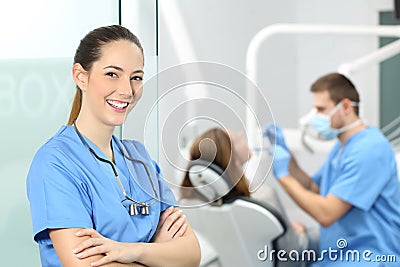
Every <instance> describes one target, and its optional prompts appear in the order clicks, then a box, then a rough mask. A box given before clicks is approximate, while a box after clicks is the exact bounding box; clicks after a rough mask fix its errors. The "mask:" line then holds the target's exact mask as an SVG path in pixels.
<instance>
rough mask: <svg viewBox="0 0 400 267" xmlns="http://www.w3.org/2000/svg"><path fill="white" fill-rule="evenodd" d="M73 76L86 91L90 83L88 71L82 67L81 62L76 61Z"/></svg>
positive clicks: (76, 82)
mask: <svg viewBox="0 0 400 267" xmlns="http://www.w3.org/2000/svg"><path fill="white" fill-rule="evenodd" d="M72 77H73V78H74V81H75V84H76V85H77V86H78V87H79V88H80V89H81V90H82V91H86V87H87V84H88V72H87V71H86V70H85V69H84V68H83V67H82V65H81V64H79V63H75V64H74V66H73V67H72Z"/></svg>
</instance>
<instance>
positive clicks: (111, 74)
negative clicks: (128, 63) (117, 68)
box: [106, 72, 118, 78]
mask: <svg viewBox="0 0 400 267" xmlns="http://www.w3.org/2000/svg"><path fill="white" fill-rule="evenodd" d="M106 75H107V76H110V77H112V78H117V77H118V76H117V74H115V73H114V72H107V73H106Z"/></svg>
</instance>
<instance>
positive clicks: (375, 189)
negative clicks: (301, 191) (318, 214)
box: [329, 142, 393, 211]
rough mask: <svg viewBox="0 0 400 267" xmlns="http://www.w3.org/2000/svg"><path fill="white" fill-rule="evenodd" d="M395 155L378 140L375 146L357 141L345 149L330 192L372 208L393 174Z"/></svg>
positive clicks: (359, 205)
mask: <svg viewBox="0 0 400 267" xmlns="http://www.w3.org/2000/svg"><path fill="white" fill-rule="evenodd" d="M392 154H393V153H392V151H391V149H390V148H388V145H387V144H382V143H378V144H376V145H374V147H373V148H371V147H370V146H369V145H366V144H364V143H363V142H360V143H359V144H354V146H352V147H351V149H348V150H347V151H343V155H342V156H341V157H340V161H339V166H338V167H339V170H338V176H337V178H336V179H335V182H334V183H333V185H332V187H331V188H330V190H329V193H331V194H333V195H335V196H337V197H339V198H340V199H342V200H344V201H346V202H348V203H350V204H351V205H353V206H355V207H358V208H360V209H362V210H365V211H367V210H369V209H370V208H371V206H372V205H373V204H374V202H375V201H376V199H377V198H378V196H379V194H380V192H381V191H382V189H383V188H384V186H385V185H386V183H387V182H388V181H389V179H390V177H391V175H392V173H391V172H393V168H392V157H391V155H392Z"/></svg>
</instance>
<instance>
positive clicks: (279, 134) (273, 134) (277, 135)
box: [263, 123, 289, 151]
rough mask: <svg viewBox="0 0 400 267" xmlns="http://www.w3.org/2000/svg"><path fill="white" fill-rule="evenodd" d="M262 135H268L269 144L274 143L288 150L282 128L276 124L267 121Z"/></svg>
mask: <svg viewBox="0 0 400 267" xmlns="http://www.w3.org/2000/svg"><path fill="white" fill-rule="evenodd" d="M263 136H264V137H268V140H269V142H270V143H271V145H274V144H276V145H279V146H281V147H283V148H284V149H285V150H286V151H289V148H288V147H287V145H286V142H285V137H284V135H283V131H282V128H281V127H279V126H278V125H277V124H274V123H268V124H267V125H266V126H265V128H264V132H263Z"/></svg>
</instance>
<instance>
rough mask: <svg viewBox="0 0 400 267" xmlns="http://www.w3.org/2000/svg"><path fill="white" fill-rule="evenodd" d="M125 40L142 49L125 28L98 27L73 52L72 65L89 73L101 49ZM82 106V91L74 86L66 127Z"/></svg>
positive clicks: (114, 26) (116, 26)
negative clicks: (79, 66)
mask: <svg viewBox="0 0 400 267" xmlns="http://www.w3.org/2000/svg"><path fill="white" fill-rule="evenodd" d="M120 40H126V41H129V42H132V43H134V44H135V45H136V46H137V47H139V49H140V50H141V51H142V55H143V47H142V45H141V44H140V41H139V39H138V38H137V37H136V36H135V35H134V34H133V33H132V32H131V31H130V30H128V29H127V28H125V27H123V26H120V25H111V26H105V27H100V28H97V29H94V30H92V31H91V32H89V33H88V34H87V35H86V36H85V37H84V38H83V39H82V40H81V42H80V44H79V46H78V48H77V49H76V52H75V57H74V64H75V63H79V64H81V66H82V68H83V69H85V70H86V71H88V72H90V70H91V69H92V66H93V63H94V62H96V61H97V60H99V59H100V57H101V56H102V54H101V53H102V48H103V46H104V45H106V44H108V43H111V42H116V41H120ZM81 105H82V91H81V89H80V88H79V87H78V86H76V92H75V97H74V100H73V102H72V108H71V113H70V115H69V119H68V123H67V125H72V123H73V121H74V120H75V119H76V118H77V117H78V115H79V112H80V110H81Z"/></svg>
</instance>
